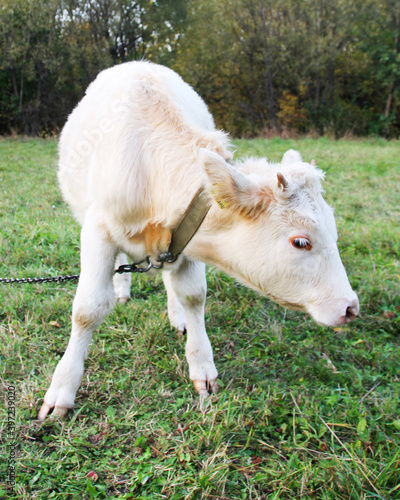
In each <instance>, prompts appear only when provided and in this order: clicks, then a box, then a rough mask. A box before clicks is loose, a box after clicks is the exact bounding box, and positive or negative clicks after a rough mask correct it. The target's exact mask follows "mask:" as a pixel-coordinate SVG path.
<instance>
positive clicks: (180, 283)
mask: <svg viewBox="0 0 400 500" xmlns="http://www.w3.org/2000/svg"><path fill="white" fill-rule="evenodd" d="M163 279H164V283H165V286H166V289H167V293H168V308H169V311H168V312H169V316H170V319H172V323H173V326H177V324H174V323H175V322H174V321H173V319H174V318H175V320H177V321H176V322H177V323H178V324H179V325H180V326H181V328H182V325H183V324H184V326H185V327H186V331H187V341H186V359H187V362H188V364H189V376H190V379H191V380H192V382H193V385H194V387H195V389H196V391H197V392H198V393H199V394H200V396H208V390H207V387H208V388H209V389H210V390H211V391H212V392H217V385H216V382H215V381H216V379H217V376H218V372H217V369H216V368H215V364H214V359H213V352H212V348H211V344H210V340H209V338H208V336H207V332H206V329H205V322H204V305H205V301H206V294H207V283H206V277H205V265H204V264H203V263H202V262H194V261H190V260H188V259H184V260H183V261H182V263H181V265H180V266H179V267H178V268H177V269H175V270H173V271H164V272H163ZM182 329H183V328H182Z"/></svg>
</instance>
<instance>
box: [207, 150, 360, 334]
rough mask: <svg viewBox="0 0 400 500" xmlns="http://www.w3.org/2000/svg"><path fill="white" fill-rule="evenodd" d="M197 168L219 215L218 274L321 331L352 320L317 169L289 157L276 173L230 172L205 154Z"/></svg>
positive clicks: (272, 168) (256, 164) (270, 168)
mask: <svg viewBox="0 0 400 500" xmlns="http://www.w3.org/2000/svg"><path fill="white" fill-rule="evenodd" d="M200 161H201V163H202V164H203V166H204V168H205V171H206V173H207V183H208V188H209V191H210V193H211V194H212V196H213V197H214V198H215V199H216V201H217V202H218V204H219V206H220V207H221V208H222V210H219V209H216V208H214V214H215V215H214V216H215V217H216V219H217V220H218V222H217V227H218V228H219V229H220V230H221V233H220V238H219V241H221V244H222V245H224V248H220V249H219V255H221V254H223V255H224V258H223V259H222V267H223V268H224V267H225V270H226V271H227V272H230V273H231V274H233V275H234V276H235V277H237V278H239V279H240V280H241V281H243V282H244V283H246V284H247V285H249V286H251V287H253V288H255V289H257V290H259V291H261V292H262V293H264V294H266V295H268V296H270V297H271V298H272V299H273V300H274V301H275V302H278V303H279V304H282V305H283V306H285V307H288V308H291V309H297V310H302V311H304V312H308V313H309V314H311V316H312V317H313V318H314V319H315V320H316V321H317V322H318V323H320V324H323V325H328V326H337V325H341V324H344V323H347V322H348V321H351V320H352V319H354V318H355V317H356V316H357V314H358V312H359V303H358V298H357V295H356V294H355V293H354V291H353V290H352V288H351V286H350V284H349V281H348V278H347V274H346V271H345V269H344V266H343V264H342V262H341V259H340V256H339V251H338V248H337V230H336V224H335V219H334V215H333V210H332V209H331V208H330V207H329V205H328V204H327V203H326V202H325V200H324V199H323V197H322V188H321V180H322V179H323V173H322V172H321V171H320V170H319V169H317V168H316V166H315V163H314V162H312V164H308V163H304V162H303V161H302V160H301V157H300V154H299V153H298V152H297V151H293V150H290V151H288V152H287V153H285V155H284V157H283V159H282V162H281V164H279V165H274V164H268V163H267V161H266V160H265V159H261V160H260V159H258V160H256V159H248V160H246V161H244V162H242V163H237V164H236V165H229V164H228V163H226V162H225V160H224V159H223V158H221V156H219V155H217V154H216V153H212V152H210V151H208V150H203V151H202V153H201V156H200ZM217 210H218V211H217ZM219 229H218V230H219ZM224 262H226V266H224ZM218 264H220V265H221V259H219V261H218Z"/></svg>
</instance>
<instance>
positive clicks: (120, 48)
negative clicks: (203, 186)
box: [0, 0, 400, 138]
mask: <svg viewBox="0 0 400 500" xmlns="http://www.w3.org/2000/svg"><path fill="white" fill-rule="evenodd" d="M399 33H400V7H399V2H398V1H396V0H385V1H380V0H307V1H305V2H299V1H298V0H272V1H268V2H267V1H266V0H223V1H221V0H157V1H152V0H137V1H131V0H91V1H90V2H89V1H86V0H46V1H45V0H29V1H28V2H27V1H26V0H3V1H2V5H1V7H0V134H9V133H11V132H18V133H24V134H27V135H47V134H52V133H54V132H57V131H59V130H60V129H61V128H62V126H63V124H64V123H65V120H66V118H67V116H68V114H69V113H70V112H71V111H72V109H73V108H74V106H75V105H76V103H77V102H78V101H79V99H80V98H81V97H82V95H83V93H84V91H85V89H86V87H87V86H88V84H89V83H90V82H91V81H92V80H93V79H94V78H95V77H96V75H97V74H98V73H99V71H101V70H102V69H104V68H107V67H109V66H112V65H114V64H119V63H122V62H125V61H130V60H137V59H142V58H145V59H149V60H152V61H154V62H158V63H162V64H166V65H167V66H170V67H172V68H173V69H175V70H177V71H178V72H179V73H180V74H181V75H182V77H183V78H184V79H185V80H187V81H188V82H189V83H190V84H191V85H193V86H194V88H195V89H196V90H197V91H198V92H199V93H200V95H201V96H202V97H203V98H204V99H205V100H206V102H207V104H208V105H209V107H210V110H211V112H212V113H213V115H214V116H215V121H216V123H217V126H218V127H222V128H224V129H225V130H227V131H229V132H230V133H232V134H233V135H235V136H256V135H259V134H270V135H276V134H282V135H284V136H287V135H289V134H292V135H293V134H305V133H313V134H318V135H324V134H326V135H330V136H333V137H335V138H339V137H343V136H344V135H346V134H347V135H357V136H365V135H380V136H386V137H398V135H399V131H400V43H399Z"/></svg>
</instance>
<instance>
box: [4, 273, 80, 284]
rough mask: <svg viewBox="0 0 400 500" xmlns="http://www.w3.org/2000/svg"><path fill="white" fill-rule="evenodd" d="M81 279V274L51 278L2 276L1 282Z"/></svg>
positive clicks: (47, 281) (43, 281) (42, 281)
mask: <svg viewBox="0 0 400 500" xmlns="http://www.w3.org/2000/svg"><path fill="white" fill-rule="evenodd" d="M78 279H79V274H74V275H72V276H69V275H66V276H55V277H51V278H0V283H11V284H14V283H50V282H57V283H60V282H62V281H77V280H78Z"/></svg>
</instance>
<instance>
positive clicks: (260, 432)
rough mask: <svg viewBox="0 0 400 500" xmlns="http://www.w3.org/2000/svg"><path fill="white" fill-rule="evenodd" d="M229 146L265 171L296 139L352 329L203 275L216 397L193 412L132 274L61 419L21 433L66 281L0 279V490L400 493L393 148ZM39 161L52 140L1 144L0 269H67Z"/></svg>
mask: <svg viewBox="0 0 400 500" xmlns="http://www.w3.org/2000/svg"><path fill="white" fill-rule="evenodd" d="M236 145H237V148H238V154H239V155H252V154H255V155H264V156H267V157H268V158H269V159H271V160H273V161H278V160H279V159H280V157H281V155H282V153H283V152H284V151H285V150H286V149H288V148H290V147H295V148H297V149H299V150H300V151H301V153H302V154H303V157H304V159H305V160H308V161H310V160H311V159H312V158H315V159H316V160H317V163H318V165H319V166H320V167H321V168H323V169H324V170H325V171H326V182H325V190H326V199H327V200H328V202H330V203H331V204H332V205H333V206H334V207H335V209H336V219H337V224H338V229H339V234H340V245H339V246H340V250H341V255H342V258H343V261H344V263H345V266H346V268H347V270H348V274H349V278H350V281H351V283H352V285H353V287H354V288H355V289H356V290H357V292H358V293H359V296H360V302H361V316H360V317H359V319H357V320H356V321H354V322H353V323H351V324H350V325H348V326H345V327H342V328H337V329H335V330H334V329H328V328H322V327H319V326H317V325H316V324H314V323H313V321H312V320H311V319H310V318H308V317H307V316H305V315H302V314H300V313H295V312H292V311H286V310H284V309H283V308H281V307H279V306H277V305H275V304H273V303H272V302H270V301H269V300H267V299H266V298H263V297H261V296H259V295H257V294H255V293H254V292H252V291H250V290H247V289H246V288H244V287H243V286H241V285H238V284H237V283H235V281H234V280H233V279H231V278H229V277H227V276H226V275H224V274H222V273H219V272H218V271H217V270H215V269H209V270H208V286H209V291H208V300H207V308H206V322H207V327H208V332H209V336H210V339H211V342H212V344H213V347H214V353H215V359H216V364H217V367H218V369H219V372H220V380H221V387H222V390H221V391H220V393H219V394H218V395H217V396H215V397H212V398H211V400H210V401H208V402H207V403H206V404H203V405H201V404H200V402H199V400H198V398H197V397H196V395H195V393H194V390H193V389H192V387H191V384H190V381H189V379H188V370H187V365H186V361H185V358H184V340H183V339H179V338H178V337H177V335H176V333H175V332H174V331H173V330H172V329H171V328H170V326H169V323H168V318H167V315H166V297H165V293H164V289H163V285H162V281H161V279H160V277H157V278H155V279H154V278H152V279H148V278H145V277H144V276H137V275H136V276H135V277H134V279H133V286H132V295H133V300H132V301H131V302H130V303H129V304H128V305H127V306H122V305H119V306H117V308H116V309H115V310H114V312H113V313H111V314H110V315H109V317H108V318H107V319H106V321H105V322H104V323H103V324H102V326H101V327H100V329H99V330H98V332H97V333H96V334H95V335H94V342H93V345H92V347H91V350H90V353H89V358H88V360H87V362H86V372H85V375H84V378H83V382H82V386H81V388H80V390H79V392H78V396H77V400H76V406H75V410H74V412H71V413H69V415H68V417H67V418H66V419H65V420H64V421H57V422H54V423H46V424H44V425H43V426H38V425H37V424H36V423H35V418H36V416H37V411H38V409H39V408H40V405H41V402H42V400H43V396H44V393H45V391H46V389H47V387H48V385H49V383H50V379H51V375H52V373H53V370H54V368H55V366H56V363H57V362H58V360H59V359H60V357H61V355H62V353H63V351H64V349H65V347H66V343H67V340H68V337H69V329H70V313H71V304H72V299H73V296H74V291H75V288H76V284H73V283H68V284H59V285H57V284H42V285H13V286H11V285H4V284H0V303H1V305H0V337H1V338H0V382H1V384H0V391H2V392H1V401H2V404H1V408H0V450H1V451H0V456H1V457H2V458H3V460H2V462H1V463H0V476H1V474H2V473H4V472H5V469H6V468H7V458H8V456H9V451H10V449H11V448H10V435H9V434H8V431H9V428H8V427H7V411H10V408H9V407H8V406H7V387H8V386H10V385H14V386H15V388H16V423H17V426H16V441H17V447H16V476H17V477H16V483H15V487H14V488H13V489H11V488H9V487H7V485H6V484H5V483H3V484H0V498H1V497H2V496H3V497H7V498H12V499H27V500H30V499H44V500H47V499H53V498H54V499H91V498H95V499H97V498H99V499H102V498H112V499H145V498H149V499H159V498H160V499H161V498H168V499H176V500H181V499H203V498H210V499H211V498H213V499H229V500H232V499H299V498H304V499H308V498H309V499H315V498H317V499H332V500H333V499H335V500H336V499H368V498H381V499H382V498H385V499H388V500H389V499H400V398H399V397H400V379H399V376H400V356H399V354H400V346H399V339H400V337H399V333H400V298H399V288H400V287H399V284H400V283H399V281H400V267H399V259H400V226H399V219H400V209H399V201H400V168H399V158H400V143H399V142H385V141H383V140H369V141H337V142H334V141H331V140H328V139H318V140H312V139H303V140H280V139H273V140H269V141H267V140H261V139H257V140H252V141H244V140H243V141H237V142H236ZM56 151H57V144H56V142H55V141H53V140H47V141H43V140H24V139H2V140H0V182H1V188H2V189H1V193H2V196H1V199H0V228H1V229H0V245H1V253H0V276H3V277H8V276H12V277H25V276H38V275H40V276H42V275H57V274H65V273H67V274H68V273H70V274H74V273H78V272H79V266H78V263H79V228H78V226H77V224H76V223H75V222H74V221H73V219H72V217H71V215H70V213H69V210H68V208H67V207H66V206H65V204H64V203H63V201H62V199H61V195H60V193H59V190H58V186H57V182H56V163H57V154H56ZM3 403H4V404H3ZM91 471H93V472H94V473H95V476H93V474H92V475H91V476H92V477H91V478H90V477H89V478H88V477H87V475H88V473H90V472H91ZM89 476H90V475H89Z"/></svg>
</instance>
